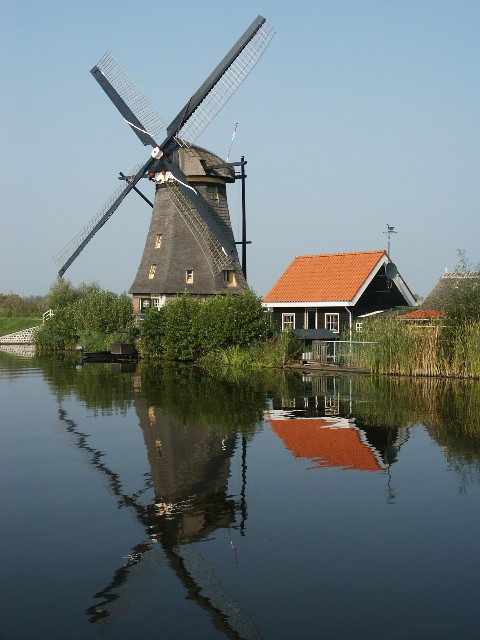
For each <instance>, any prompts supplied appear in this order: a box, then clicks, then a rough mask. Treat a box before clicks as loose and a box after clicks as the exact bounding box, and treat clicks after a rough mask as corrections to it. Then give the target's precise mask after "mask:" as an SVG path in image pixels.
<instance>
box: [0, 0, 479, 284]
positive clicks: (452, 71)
mask: <svg viewBox="0 0 480 640" xmlns="http://www.w3.org/2000/svg"><path fill="white" fill-rule="evenodd" d="M0 7H1V13H0V40H1V44H0V47H1V51H0V53H1V79H0V83H1V84H0V94H1V99H0V133H1V140H0V149H1V153H0V157H1V167H0V217H1V226H0V292H3V293H7V292H9V291H14V292H16V293H19V294H20V295H23V296H26V295H33V294H44V293H46V292H47V291H48V289H49V287H50V285H51V284H52V282H53V281H54V279H55V277H56V272H57V269H56V266H55V264H54V262H53V260H52V256H53V255H54V254H55V253H56V252H57V250H59V249H60V248H62V246H63V245H64V244H66V243H67V241H68V240H70V238H71V237H72V236H74V235H75V234H76V233H77V231H79V230H80V229H81V228H82V227H83V225H84V224H85V223H86V222H87V221H88V220H89V218H90V217H92V216H93V215H94V214H95V213H96V211H97V210H98V209H99V208H100V207H101V206H102V204H103V203H104V202H105V201H106V200H107V199H108V198H109V196H110V195H111V194H112V193H113V192H114V191H115V189H116V188H117V186H118V184H119V183H118V180H117V175H118V172H119V171H123V172H129V171H131V169H132V168H133V167H134V166H135V165H136V164H137V163H139V162H140V161H142V160H144V159H145V158H146V156H147V153H148V150H147V148H146V147H143V146H142V145H141V144H140V142H139V141H138V139H137V138H136V136H134V135H133V134H132V132H131V131H130V130H129V128H128V127H127V125H126V124H125V123H124V122H123V120H122V118H121V117H120V116H119V115H118V113H117V112H116V110H115V109H114V107H113V106H112V104H111V103H110V102H109V100H108V99H107V97H106V96H105V95H104V93H103V91H102V90H101V89H100V87H99V86H98V85H97V83H96V82H95V81H94V79H93V78H92V76H91V75H90V73H89V70H90V69H91V67H92V66H93V65H94V64H95V63H96V62H97V61H98V60H99V59H100V57H101V56H102V55H103V53H104V52H105V51H107V50H109V51H111V52H112V53H113V54H114V55H115V57H116V58H117V59H118V60H119V61H120V62H121V64H122V65H123V66H124V67H125V69H127V71H128V73H129V75H130V76H131V77H132V78H133V79H134V80H135V82H136V83H137V84H138V85H139V86H140V87H141V89H142V90H143V92H144V93H145V95H147V96H148V98H149V99H150V100H151V101H152V102H153V104H154V105H155V106H156V108H157V110H158V111H159V112H160V113H161V114H162V116H163V117H164V118H165V120H166V121H167V122H168V121H170V119H171V118H173V116H174V115H176V113H177V112H178V110H179V109H180V108H181V106H183V104H184V103H185V102H186V100H187V99H188V97H189V96H190V95H191V94H192V93H193V92H194V91H195V90H196V89H197V88H198V86H199V85H200V84H201V83H202V82H203V80H204V79H205V78H206V76H207V75H208V74H209V73H210V71H211V70H212V68H213V67H214V66H215V65H216V64H217V63H218V62H219V60H220V59H221V58H222V57H223V55H224V54H225V53H226V51H227V50H228V49H229V48H230V47H231V45H232V44H233V43H234V42H235V41H236V39H237V38H238V37H239V36H240V35H241V34H242V33H243V31H244V30H245V29H246V27H247V26H248V25H249V24H250V22H251V21H252V20H253V19H254V18H255V17H256V16H257V15H258V14H262V15H264V16H265V17H266V18H267V20H268V22H269V23H271V24H272V25H273V26H274V27H275V30H276V35H275V37H274V39H273V41H272V43H271V44H270V46H269V48H268V49H267V51H266V53H265V55H264V56H263V58H262V59H261V60H260V62H259V64H258V65H257V66H256V67H255V69H254V70H253V71H252V73H251V74H250V76H249V77H248V78H247V80H246V81H245V82H244V84H243V85H242V86H241V87H240V89H239V90H238V92H237V94H236V95H235V96H234V97H233V98H232V99H231V100H230V101H229V103H228V104H227V106H226V107H225V108H224V109H223V111H222V112H221V113H220V115H219V116H218V117H217V118H216V119H215V120H214V121H213V123H212V124H211V125H210V126H209V128H208V129H207V130H206V131H205V132H204V133H203V134H202V136H201V137H200V138H199V139H198V140H197V143H198V144H200V145H202V146H205V147H207V148H209V149H211V150H212V151H215V152H216V153H218V154H219V155H220V156H225V155H226V153H227V151H228V147H229V144H230V139H231V136H232V132H233V127H234V124H235V122H238V123H239V125H238V130H237V135H236V137H235V142H234V145H233V149H232V157H231V159H232V160H238V159H239V158H240V156H241V155H244V156H245V157H246V159H247V161H248V165H247V173H248V178H247V214H248V234H249V239H250V240H251V241H252V242H253V244H252V245H251V246H250V249H249V262H248V275H249V281H250V284H251V286H252V287H253V288H254V289H255V290H256V291H257V292H258V293H259V294H262V295H263V294H265V293H266V292H267V291H268V290H269V288H270V287H271V286H272V285H273V283H274V282H275V281H276V279H277V278H278V277H279V275H280V274H281V273H282V272H283V270H284V269H285V267H286V266H287V265H288V264H289V263H290V261H291V260H292V259H293V257H294V256H295V255H300V254H307V253H328V252H336V251H357V250H368V249H378V248H383V247H385V248H386V245H387V236H386V234H385V233H384V231H385V230H386V225H387V223H389V224H391V225H394V226H395V229H396V231H397V232H398V233H397V234H396V235H394V236H393V237H392V241H391V254H392V258H393V260H394V262H395V263H396V264H397V266H398V268H399V270H400V272H401V273H402V275H403V276H404V278H405V279H406V281H407V283H408V284H409V286H410V288H411V289H412V290H413V291H414V292H415V293H419V294H421V295H426V294H427V293H428V292H429V291H430V290H431V289H432V287H433V286H434V284H435V283H436V281H437V279H438V277H439V276H440V275H441V273H442V272H443V270H444V268H445V267H448V268H450V269H452V268H453V267H454V266H455V264H456V263H457V250H458V249H462V250H464V251H466V253H467V255H468V257H469V258H470V259H471V260H472V262H474V263H477V262H480V240H479V238H480V222H479V220H480V216H479V208H480V179H479V177H480V151H479V149H480V124H479V115H480V82H479V80H480V2H478V0H451V1H445V0H432V1H428V0H422V1H419V0H401V1H393V0H329V1H328V2H327V1H323V0H315V1H313V0H312V1H311V2H309V1H307V0H297V2H286V1H283V0H275V1H274V0H265V1H264V2H253V1H250V0H244V1H243V2H241V3H240V2H227V1H226V0H209V1H208V2H203V3H202V2H198V0H196V1H194V0H176V1H175V2H164V1H157V2H145V1H144V0H137V2H131V1H129V2H126V1H124V0H115V1H112V0H102V1H101V2H98V0H97V1H95V2H94V1H93V0H83V1H82V2H73V1H70V0H43V1H42V2H34V1H33V0H30V1H27V0H0ZM142 187H143V188H144V190H145V192H146V193H149V192H151V193H150V195H153V185H151V184H150V183H147V182H146V181H142ZM229 197H230V209H231V214H232V221H233V227H234V232H235V233H238V232H239V229H240V227H239V220H238V218H239V214H240V190H239V186H237V185H235V186H234V187H232V189H231V192H230V196H229ZM149 218H150V211H149V209H148V207H147V205H145V204H144V203H143V201H142V200H141V199H140V198H139V197H138V196H136V195H135V194H130V195H129V196H128V198H127V201H126V202H125V203H124V204H123V205H122V206H121V207H120V208H119V210H118V211H117V212H116V213H115V215H114V216H113V217H112V218H111V220H110V221H109V222H108V223H107V224H106V225H105V227H104V228H103V229H102V230H101V231H100V232H99V233H98V234H97V236H95V238H94V239H93V240H92V241H91V242H90V244H89V245H88V246H87V248H86V249H85V250H84V252H83V253H82V254H81V255H80V257H79V258H78V259H77V261H76V262H75V263H74V264H73V265H72V266H71V267H70V269H69V270H68V271H67V273H66V277H67V278H68V279H69V280H71V281H72V283H73V284H75V285H78V284H79V283H80V282H82V281H91V280H96V281H97V282H98V283H99V284H100V285H101V286H102V287H104V288H107V289H111V290H112V291H117V292H121V291H126V290H128V288H129V286H130V285H131V283H132V281H133V278H134V276H135V273H136V269H137V266H138V261H139V259H140V256H141V253H142V251H143V244H144V241H145V236H146V232H147V228H148V224H149Z"/></svg>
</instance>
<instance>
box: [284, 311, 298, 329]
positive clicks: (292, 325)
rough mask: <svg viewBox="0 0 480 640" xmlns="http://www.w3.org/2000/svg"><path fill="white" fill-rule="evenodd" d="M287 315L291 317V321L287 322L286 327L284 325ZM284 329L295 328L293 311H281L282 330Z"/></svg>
mask: <svg viewBox="0 0 480 640" xmlns="http://www.w3.org/2000/svg"><path fill="white" fill-rule="evenodd" d="M286 316H289V317H292V318H293V323H290V322H289V323H288V327H285V317H286ZM286 329H295V314H294V313H282V331H285V330H286Z"/></svg>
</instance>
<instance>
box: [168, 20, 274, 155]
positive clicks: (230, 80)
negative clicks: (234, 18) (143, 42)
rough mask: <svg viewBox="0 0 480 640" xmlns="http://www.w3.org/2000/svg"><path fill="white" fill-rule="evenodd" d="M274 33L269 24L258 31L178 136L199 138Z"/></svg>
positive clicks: (254, 63)
mask: <svg viewBox="0 0 480 640" xmlns="http://www.w3.org/2000/svg"><path fill="white" fill-rule="evenodd" d="M274 35H275V31H274V29H273V27H271V26H270V25H268V24H267V23H265V24H264V25H263V26H262V27H261V29H259V30H258V32H257V33H256V34H255V36H254V37H253V38H252V39H251V40H250V42H249V43H248V45H247V46H246V47H245V48H244V49H243V51H241V53H240V54H239V55H238V56H237V58H236V59H235V60H234V62H233V63H232V64H231V65H230V66H229V68H228V69H227V70H226V71H225V73H224V74H223V75H222V77H221V78H220V79H219V80H218V82H217V83H216V84H215V85H214V86H213V87H212V89H211V90H210V92H209V93H208V94H207V95H206V97H205V98H204V100H203V101H202V102H201V103H200V105H199V106H198V107H197V109H196V110H195V111H194V112H193V113H192V115H191V116H190V117H189V118H188V120H187V121H186V122H185V124H184V125H183V127H182V128H181V129H180V131H179V132H178V137H179V138H181V139H182V140H184V141H187V142H194V141H195V140H196V139H197V138H198V136H199V135H200V134H201V133H202V131H203V130H204V129H205V128H206V127H207V126H208V125H209V123H210V122H211V121H212V120H213V119H214V117H215V116H216V115H217V114H218V113H219V111H220V110H221V109H222V107H223V106H224V105H225V104H226V103H227V102H228V100H229V99H230V98H231V97H232V96H233V94H234V93H235V91H236V90H237V89H238V87H239V86H240V85H241V84H242V82H243V81H244V80H245V78H246V77H247V76H248V74H249V73H250V71H251V70H252V69H253V67H254V66H255V65H256V64H257V62H258V61H259V60H260V58H261V56H262V55H263V53H264V52H265V50H266V48H267V46H268V44H269V43H270V40H271V39H272V38H273V36H274Z"/></svg>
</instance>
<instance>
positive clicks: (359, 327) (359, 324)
mask: <svg viewBox="0 0 480 640" xmlns="http://www.w3.org/2000/svg"><path fill="white" fill-rule="evenodd" d="M362 325H363V322H360V321H358V322H355V331H357V333H361V332H362Z"/></svg>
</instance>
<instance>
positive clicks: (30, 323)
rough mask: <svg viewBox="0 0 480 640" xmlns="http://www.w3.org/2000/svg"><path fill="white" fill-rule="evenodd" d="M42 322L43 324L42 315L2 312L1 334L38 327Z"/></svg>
mask: <svg viewBox="0 0 480 640" xmlns="http://www.w3.org/2000/svg"><path fill="white" fill-rule="evenodd" d="M40 324H42V317H41V316H39V315H36V314H35V315H19V316H14V315H3V314H0V336H6V335H7V334H9V333H15V332H16V331H22V329H30V327H37V326H38V325H40Z"/></svg>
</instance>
